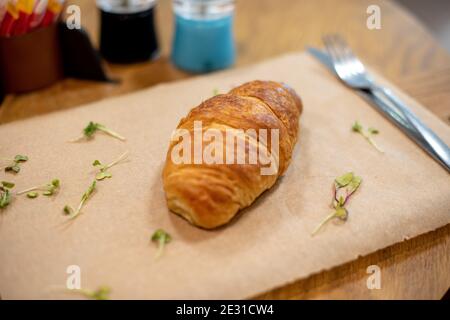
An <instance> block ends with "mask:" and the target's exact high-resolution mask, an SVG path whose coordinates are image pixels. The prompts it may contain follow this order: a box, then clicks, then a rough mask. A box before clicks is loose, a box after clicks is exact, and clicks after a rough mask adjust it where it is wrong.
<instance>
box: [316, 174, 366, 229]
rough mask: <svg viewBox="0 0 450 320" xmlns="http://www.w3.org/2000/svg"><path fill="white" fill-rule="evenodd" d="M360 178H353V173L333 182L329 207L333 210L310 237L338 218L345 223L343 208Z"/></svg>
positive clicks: (345, 212)
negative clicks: (331, 199)
mask: <svg viewBox="0 0 450 320" xmlns="http://www.w3.org/2000/svg"><path fill="white" fill-rule="evenodd" d="M361 182H362V179H361V177H358V176H355V175H354V174H353V172H349V173H346V174H344V175H342V176H340V177H338V178H336V179H335V180H334V184H333V194H334V196H333V201H332V204H331V207H332V208H333V209H334V211H333V212H332V213H330V214H329V215H328V216H327V217H326V218H325V219H324V220H322V222H321V223H320V224H319V225H318V226H317V227H316V229H314V231H313V232H312V235H315V234H316V233H317V232H318V231H319V230H320V229H321V228H322V227H323V226H324V225H325V224H326V223H327V222H328V221H330V220H332V219H334V218H338V219H340V220H342V221H346V220H347V217H348V211H347V209H346V208H345V205H346V204H347V202H348V200H349V199H350V197H351V196H352V195H353V194H354V193H355V192H356V190H357V189H358V188H359V186H360V185H361Z"/></svg>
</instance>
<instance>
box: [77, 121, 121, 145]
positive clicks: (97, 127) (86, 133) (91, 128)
mask: <svg viewBox="0 0 450 320" xmlns="http://www.w3.org/2000/svg"><path fill="white" fill-rule="evenodd" d="M97 131H102V132H104V133H106V134H107V135H110V136H111V137H114V138H116V139H119V140H121V141H125V140H126V139H125V138H124V137H123V136H121V135H120V134H118V133H117V132H115V131H113V130H111V129H109V128H108V127H106V126H105V125H103V124H100V123H97V122H93V121H90V122H89V123H88V125H87V126H86V127H85V128H84V129H83V134H82V135H81V136H80V137H78V138H76V139H74V140H72V141H70V142H78V141H80V140H82V139H88V140H89V139H91V138H93V137H94V135H95V133H96V132H97Z"/></svg>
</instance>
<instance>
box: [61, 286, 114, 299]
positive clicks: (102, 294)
mask: <svg viewBox="0 0 450 320" xmlns="http://www.w3.org/2000/svg"><path fill="white" fill-rule="evenodd" d="M69 290H70V291H71V292H74V293H78V294H81V295H82V296H84V297H86V298H88V299H92V300H109V295H110V293H111V288H109V287H107V286H101V287H99V288H98V289H97V290H95V291H92V290H86V289H69Z"/></svg>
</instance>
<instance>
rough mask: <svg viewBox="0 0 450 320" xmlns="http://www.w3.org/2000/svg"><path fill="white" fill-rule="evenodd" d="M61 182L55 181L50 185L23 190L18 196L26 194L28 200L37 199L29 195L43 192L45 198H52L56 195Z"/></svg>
mask: <svg viewBox="0 0 450 320" xmlns="http://www.w3.org/2000/svg"><path fill="white" fill-rule="evenodd" d="M60 184H61V183H60V181H59V180H58V179H53V180H52V181H50V182H49V183H46V184H43V185H38V186H34V187H31V188H28V189H25V190H22V191H20V192H17V194H18V195H21V194H24V193H26V194H27V196H28V198H36V197H37V196H36V197H30V196H29V195H28V193H31V192H33V193H32V194H34V193H35V191H42V194H43V195H44V196H51V195H53V194H55V193H56V192H57V191H58V190H59V187H60Z"/></svg>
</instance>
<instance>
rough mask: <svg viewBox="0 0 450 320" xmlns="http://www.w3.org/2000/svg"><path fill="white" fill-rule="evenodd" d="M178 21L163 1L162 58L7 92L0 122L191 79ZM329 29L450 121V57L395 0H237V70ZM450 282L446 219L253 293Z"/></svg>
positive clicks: (94, 19)
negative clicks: (177, 52) (371, 14)
mask: <svg viewBox="0 0 450 320" xmlns="http://www.w3.org/2000/svg"><path fill="white" fill-rule="evenodd" d="M69 2H71V3H74V4H78V5H79V6H80V7H81V18H82V25H83V26H84V27H85V28H86V29H87V31H88V33H89V34H90V35H91V38H92V41H93V42H94V44H96V45H97V43H98V24H99V19H98V12H97V10H96V9H95V1H92V0H79V1H75V0H73V1H69ZM371 4H377V5H379V6H380V7H381V29H380V30H369V29H367V27H366V19H367V17H368V15H367V13H366V10H367V7H368V6H369V5H371ZM172 24H173V19H172V12H171V4H170V1H168V0H161V1H159V3H158V8H157V26H158V32H159V39H160V42H161V57H160V58H159V59H157V60H155V61H152V62H147V63H139V64H135V65H111V64H110V65H108V66H107V67H108V69H109V70H110V73H111V75H113V76H114V77H115V78H118V79H120V80H121V82H120V83H119V84H110V83H108V84H105V83H96V82H91V81H81V80H75V79H66V80H63V81H61V82H59V83H57V84H55V85H53V86H51V87H49V88H46V89H43V90H39V91H36V92H32V93H28V94H23V95H9V96H7V97H6V99H5V101H4V102H3V104H2V105H1V107H0V123H6V122H11V121H15V120H19V119H24V118H28V117H32V116H35V115H39V114H45V113H48V112H52V111H57V110H62V109H68V108H73V107H76V106H79V105H81V104H85V103H88V102H93V101H97V100H99V99H104V98H109V97H111V96H117V95H120V94H124V93H127V92H132V91H136V90H140V89H143V88H148V87H150V86H152V85H155V84H157V83H161V82H168V81H174V80H178V79H183V78H187V77H191V76H193V75H192V74H188V73H185V72H182V71H180V70H177V69H176V68H175V67H174V66H173V65H172V64H171V63H170V58H169V56H170V47H171V38H172V31H173V25H172ZM331 32H333V33H340V34H342V35H343V36H345V37H346V38H347V40H348V42H349V43H350V45H351V46H352V47H353V48H354V50H355V51H356V52H357V53H358V55H359V56H360V57H361V58H362V60H363V61H365V62H366V63H367V64H369V65H371V66H372V67H373V68H374V69H375V70H377V71H378V72H380V73H381V74H383V75H384V76H385V77H386V78H388V79H389V80H391V81H392V82H394V83H395V84H397V85H398V86H399V87H401V88H402V89H403V90H404V91H405V92H407V93H408V94H409V95H411V96H412V97H414V98H415V99H417V100H418V101H419V102H421V103H422V104H423V105H425V106H426V107H427V108H429V109H430V110H431V111H432V112H433V113H435V114H436V115H437V116H438V117H440V118H441V119H442V120H443V121H445V122H447V123H449V124H450V56H449V54H448V53H447V52H446V51H445V50H444V49H443V48H442V47H441V46H440V45H439V44H438V43H437V42H436V40H435V39H433V38H432V36H431V35H430V34H429V32H427V30H426V28H425V27H424V26H423V25H422V24H421V23H420V22H419V21H418V20H417V19H416V18H414V17H413V16H412V15H411V14H409V13H408V12H406V11H405V10H404V9H403V8H401V7H399V6H398V5H397V4H395V3H394V2H390V1H375V0H369V1H366V0H340V1H339V0H277V1H274V0H237V1H236V22H235V36H236V41H237V48H238V59H237V62H236V66H235V67H239V66H245V65H249V64H252V63H255V62H258V61H262V60H264V59H267V58H270V57H274V56H277V55H280V54H283V53H287V52H291V51H298V50H302V49H303V48H304V47H305V46H306V45H308V46H321V37H322V35H323V34H325V33H331ZM292 72H302V71H301V70H292ZM449 201H450V199H449ZM417 223H420V221H418V222H417ZM370 265H378V266H379V267H380V268H381V289H379V290H369V289H368V288H367V286H366V281H367V278H368V276H369V274H367V273H366V269H367V267H368V266H370ZM449 287H450V225H447V226H445V227H443V228H441V229H439V230H436V231H434V232H431V233H428V234H425V235H421V236H419V237H416V238H414V239H409V240H407V241H404V242H403V243H398V244H396V245H394V246H391V247H389V248H386V249H383V250H380V251H378V252H375V253H373V254H370V255H369V256H365V257H361V258H359V259H358V260H356V261H353V262H351V263H348V264H345V265H343V266H339V267H337V268H333V269H332V270H326V271H323V272H321V273H319V274H316V275H313V276H311V277H309V278H307V279H303V280H299V281H297V282H295V283H292V284H289V285H286V286H283V287H280V288H277V289H274V290H272V291H270V292H267V293H264V294H261V295H259V296H258V297H255V298H257V299H305V298H307V299H351V298H356V299H440V298H441V297H442V296H443V295H444V294H445V292H446V291H447V290H448V288H449Z"/></svg>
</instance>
